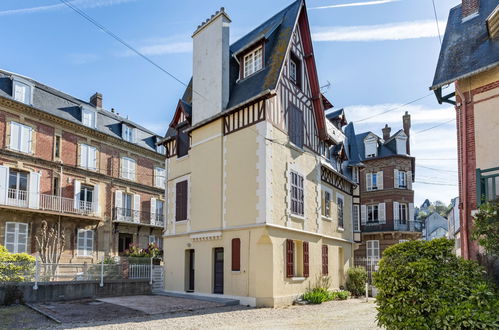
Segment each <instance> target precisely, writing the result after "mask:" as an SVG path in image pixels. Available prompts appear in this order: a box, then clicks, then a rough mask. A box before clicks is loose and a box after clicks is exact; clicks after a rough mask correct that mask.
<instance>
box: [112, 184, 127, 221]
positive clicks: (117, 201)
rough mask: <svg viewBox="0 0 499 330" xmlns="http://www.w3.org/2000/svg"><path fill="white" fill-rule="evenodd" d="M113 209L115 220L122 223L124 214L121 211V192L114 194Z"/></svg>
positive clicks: (117, 191)
mask: <svg viewBox="0 0 499 330" xmlns="http://www.w3.org/2000/svg"><path fill="white" fill-rule="evenodd" d="M114 208H115V212H116V220H118V221H123V215H124V214H125V213H124V210H123V191H121V190H116V191H115V192H114Z"/></svg>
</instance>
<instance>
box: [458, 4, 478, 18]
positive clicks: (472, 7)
mask: <svg viewBox="0 0 499 330" xmlns="http://www.w3.org/2000/svg"><path fill="white" fill-rule="evenodd" d="M479 8H480V0H462V3H461V14H462V19H463V21H465V20H467V19H470V18H473V17H475V16H476V15H477V14H478V9H479Z"/></svg>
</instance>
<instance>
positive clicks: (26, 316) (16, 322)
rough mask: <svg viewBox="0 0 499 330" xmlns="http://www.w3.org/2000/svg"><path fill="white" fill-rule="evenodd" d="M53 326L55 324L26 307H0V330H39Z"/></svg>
mask: <svg viewBox="0 0 499 330" xmlns="http://www.w3.org/2000/svg"><path fill="white" fill-rule="evenodd" d="M53 325H55V323H54V322H52V321H50V320H49V319H47V318H46V317H45V316H43V315H41V314H40V313H37V312H35V311H33V310H32V309H30V308H28V307H26V306H22V305H16V306H9V307H2V306H0V329H38V328H45V327H49V326H53Z"/></svg>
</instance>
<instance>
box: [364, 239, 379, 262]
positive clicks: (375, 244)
mask: <svg viewBox="0 0 499 330" xmlns="http://www.w3.org/2000/svg"><path fill="white" fill-rule="evenodd" d="M379 255H380V251H379V241H378V240H369V241H366V257H367V258H368V259H369V258H373V259H379Z"/></svg>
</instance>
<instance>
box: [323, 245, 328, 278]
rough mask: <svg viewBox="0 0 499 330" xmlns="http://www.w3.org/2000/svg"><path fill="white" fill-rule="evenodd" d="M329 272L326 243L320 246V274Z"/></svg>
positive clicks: (324, 274)
mask: <svg viewBox="0 0 499 330" xmlns="http://www.w3.org/2000/svg"><path fill="white" fill-rule="evenodd" d="M328 273H329V257H328V247H327V245H325V244H324V245H323V246H322V275H323V276H327V274H328Z"/></svg>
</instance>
